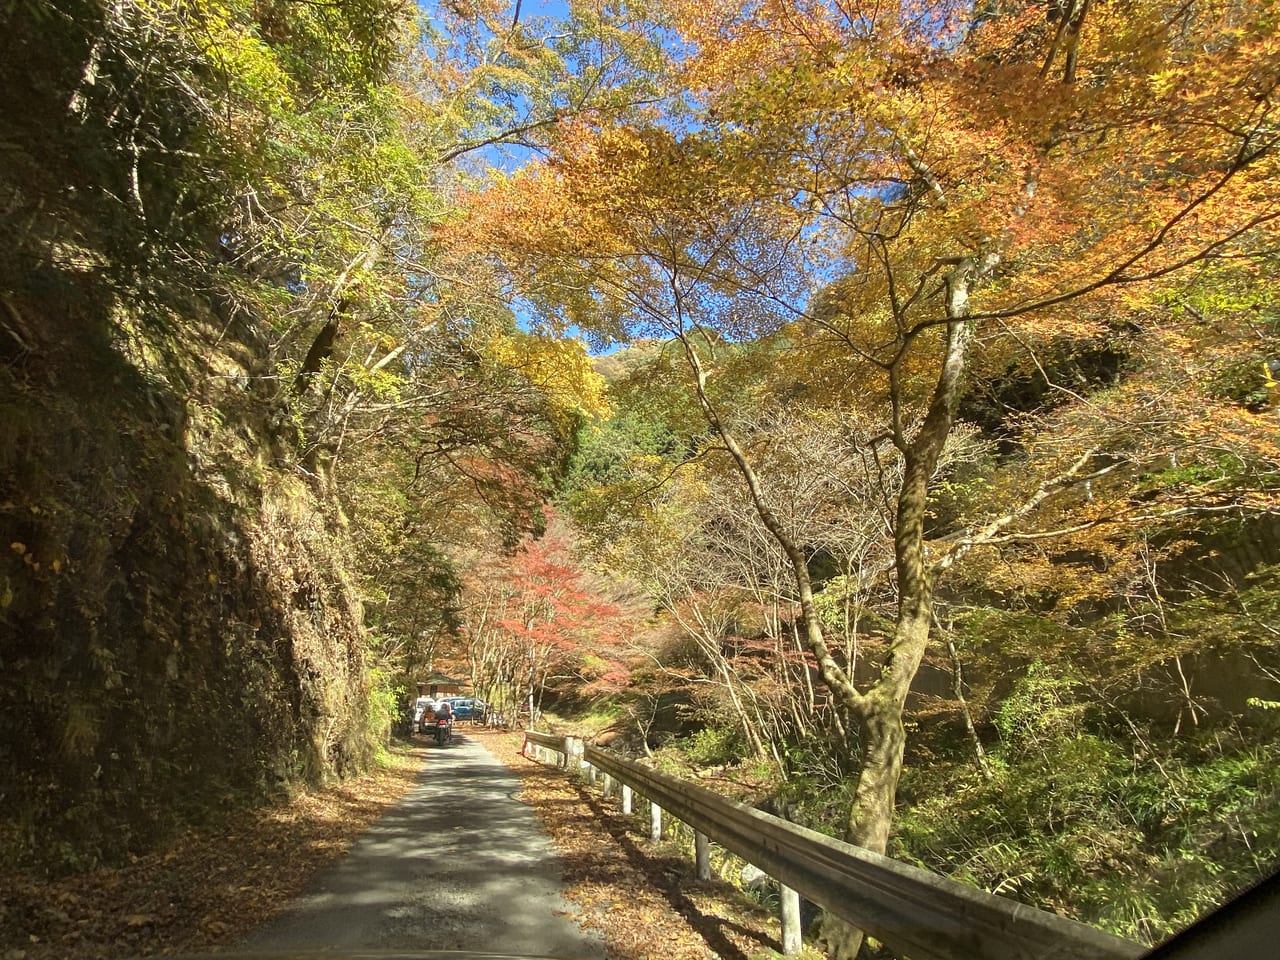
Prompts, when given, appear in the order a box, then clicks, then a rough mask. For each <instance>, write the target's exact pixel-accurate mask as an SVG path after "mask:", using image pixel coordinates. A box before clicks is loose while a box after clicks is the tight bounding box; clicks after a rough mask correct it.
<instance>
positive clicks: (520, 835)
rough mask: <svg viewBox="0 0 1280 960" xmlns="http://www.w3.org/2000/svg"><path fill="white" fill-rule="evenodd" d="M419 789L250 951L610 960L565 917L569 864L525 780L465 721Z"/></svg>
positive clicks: (435, 752) (433, 749) (433, 759)
mask: <svg viewBox="0 0 1280 960" xmlns="http://www.w3.org/2000/svg"><path fill="white" fill-rule="evenodd" d="M428 749H429V750H430V755H429V758H428V761H427V764H426V766H425V767H424V768H423V772H422V774H421V776H420V779H419V781H418V783H417V785H416V786H415V787H414V788H413V789H412V790H411V791H410V792H409V793H408V795H407V796H406V797H405V798H404V799H403V800H401V801H400V803H399V804H398V805H397V806H396V807H394V808H393V809H392V810H391V811H390V812H389V813H388V814H387V815H386V816H385V817H383V818H382V819H381V820H379V821H378V822H377V823H376V824H374V825H373V827H372V828H371V829H370V830H369V832H368V833H366V834H365V835H364V836H363V837H361V839H360V840H359V841H358V842H357V843H356V844H355V846H353V848H352V849H351V851H350V853H349V854H348V855H347V856H346V857H344V858H343V859H342V860H340V861H338V862H337V863H336V864H335V865H334V866H332V867H330V868H329V869H328V870H326V871H325V872H323V873H322V874H321V875H320V876H319V877H318V878H317V879H316V881H315V882H314V884H313V885H312V887H311V889H310V890H308V891H307V892H306V893H305V894H304V895H303V896H302V897H301V898H299V899H298V900H297V901H296V902H295V903H294V904H292V905H291V906H290V907H289V908H288V909H287V910H286V911H285V912H284V913H283V914H282V915H281V916H279V917H278V918H276V920H274V921H273V922H271V923H270V924H268V925H267V926H266V927H264V928H263V929H261V930H259V931H258V932H257V933H256V934H255V935H254V936H253V937H251V938H250V939H249V940H248V941H247V942H246V943H245V944H244V945H243V948H245V949H249V950H254V951H263V952H272V953H275V952H287V951H300V950H325V951H328V950H335V951H352V950H367V949H373V950H379V951H381V950H403V951H413V950H476V951H489V952H492V953H495V954H510V955H514V956H543V957H557V958H563V960H603V958H604V946H603V945H602V943H601V942H600V941H599V940H598V939H595V938H593V937H592V936H590V935H589V934H587V933H584V932H583V931H582V930H580V929H579V928H578V926H577V924H576V923H574V922H573V920H571V919H569V918H568V917H566V916H563V914H569V913H572V907H571V905H569V904H568V903H567V902H566V901H564V900H563V899H562V898H561V895H560V879H559V863H558V860H557V858H556V856H555V854H554V853H553V852H552V850H551V847H550V844H549V843H548V841H547V839H546V836H545V835H544V834H543V833H542V832H541V830H540V829H539V827H538V824H537V821H536V820H535V818H534V816H533V813H532V811H531V810H530V809H529V808H528V807H527V806H525V805H524V804H523V803H521V802H520V801H518V800H517V799H516V793H517V792H518V790H519V783H518V781H517V780H516V778H515V777H514V776H512V775H511V773H510V772H509V771H508V770H507V768H506V767H505V766H504V765H503V764H502V763H500V762H499V761H498V760H497V759H495V758H494V757H493V756H492V755H491V754H490V753H489V752H488V751H487V750H485V749H484V747H482V746H481V745H480V743H479V742H478V741H477V740H475V739H473V738H469V737H468V736H467V735H466V726H465V725H464V724H458V725H457V726H456V727H455V736H454V738H453V742H452V743H450V744H448V745H446V746H443V747H439V746H436V744H435V743H434V741H432V742H431V744H430V746H429V747H428Z"/></svg>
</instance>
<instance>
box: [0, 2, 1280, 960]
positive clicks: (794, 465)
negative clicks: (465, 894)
mask: <svg viewBox="0 0 1280 960" xmlns="http://www.w3.org/2000/svg"><path fill="white" fill-rule="evenodd" d="M1277 13H1280V11H1278V10H1277V9H1276V8H1275V4H1273V3H1271V2H1269V0H1268V2H1265V3H1256V2H1252V3H1244V2H1240V3H1221V2H1215V3H1207V2H1204V3H1202V2H1198V0H1193V2H1190V3H1186V2H1180V3H1164V2H1161V0H1136V2H1132V3H1127V4H1097V3H1090V2H1089V0H1053V2H1050V3H1048V4H1040V3H1030V2H1020V0H1008V2H1000V3H994V4H985V5H974V4H972V3H960V2H951V0H937V2H927V3H902V4H888V5H883V4H882V5H876V6H874V7H872V8H865V9H864V8H862V7H859V6H857V5H847V4H843V3H835V2H833V3H826V2H819V3H812V4H810V3H793V2H773V0H762V2H758V3H749V4H745V5H744V4H742V3H740V2H736V0H735V2H729V0H725V2H723V3H721V2H705V0H700V2H697V3H691V2H685V0H651V2H638V3H635V4H616V5H604V6H594V5H588V4H575V5H573V6H571V7H570V8H568V9H567V10H564V11H561V13H560V14H558V15H557V16H556V17H552V16H549V15H547V14H546V13H545V12H544V11H542V10H539V9H529V8H525V9H522V5H521V4H518V3H517V4H500V3H489V2H475V3H470V2H468V3H449V4H442V5H439V6H436V5H434V4H423V5H421V6H418V7H414V6H411V5H401V4H398V3H395V2H392V0H336V2H334V3H329V4H296V3H288V2H276V0H259V2H248V0H228V2H213V0H182V2H176V3H167V2H165V3H162V2H155V0H126V2H115V3H102V2H97V0H68V2H62V3H57V4H46V3H41V2H35V0H18V2H16V3H11V4H9V5H8V6H7V7H6V8H4V11H3V13H0V26H3V40H0V79H2V80H3V83H4V84H5V86H6V89H7V90H10V91H12V93H11V96H10V97H8V98H7V99H6V102H5V103H4V105H3V106H2V107H0V157H2V159H3V162H2V163H0V211H3V213H0V217H2V219H0V225H2V226H0V229H2V230H3V235H4V237H5V240H6V242H5V244H4V246H3V248H0V361H2V362H0V437H2V438H3V443H0V464H2V465H3V469H0V528H2V530H0V532H2V533H3V536H2V537H0V548H2V549H0V673H2V675H3V678H4V680H3V684H2V686H0V691H2V692H0V717H2V718H3V720H2V724H3V727H2V736H0V793H2V795H3V804H2V805H0V810H2V811H3V812H0V851H2V854H0V856H3V859H4V861H5V862H6V863H10V864H19V865H22V866H24V867H27V868H30V869H36V870H50V871H57V870H75V869H78V868H81V867H84V866H86V865H89V864H92V863H96V862H99V861H104V860H106V861H110V860H112V859H118V858H120V857H122V856H126V855H128V854H129V853H131V852H135V851H138V850H142V849H146V848H149V847H150V846H152V845H154V844H155V843H157V842H160V841H161V840H163V838H164V837H166V836H167V835H169V834H171V833H172V832H173V831H174V830H176V829H178V828H180V827H182V826H184V825H186V824H190V823H194V822H199V821H200V820H202V819H205V818H208V817H211V816H215V815H217V814H218V812H219V811H221V810H224V809H227V808H228V807H230V806H234V805H239V804H243V803H252V802H257V801H260V800H262V799H264V798H267V797H270V796H272V795H273V794H277V793H280V792H282V791H287V790H289V789H292V788H293V787H294V786H296V785H298V784H305V783H316V782H320V781H323V780H325V779H328V778H333V777H341V776H344V775H346V774H348V773H350V772H353V771H356V770H359V769H362V768H364V767H366V766H367V765H368V764H369V763H371V762H373V760H374V758H375V757H376V754H377V750H378V747H379V745H380V744H382V743H385V742H386V738H387V737H388V736H389V735H390V734H391V731H392V729H393V727H394V726H395V724H396V721H397V719H398V718H399V717H400V716H401V715H402V710H403V708H404V705H405V703H406V702H407V701H408V699H409V698H410V697H411V696H412V695H413V694H414V693H416V692H417V690H416V688H417V684H418V683H419V682H421V680H422V679H423V678H424V677H425V676H426V675H427V673H428V671H430V670H432V669H442V670H445V671H447V672H449V673H451V674H454V675H460V676H462V677H465V678H466V679H467V680H468V682H469V683H470V685H471V691H472V692H473V693H475V694H477V695H480V696H482V697H483V698H484V699H485V700H487V701H489V702H490V704H491V705H492V706H493V708H494V711H495V712H496V713H499V714H502V715H503V716H504V717H505V718H507V719H508V720H511V721H515V720H518V719H520V716H521V715H520V714H519V713H518V711H519V709H520V705H521V704H524V705H526V706H528V705H530V704H531V705H532V709H533V710H534V712H535V713H536V712H537V710H538V709H539V708H546V709H550V710H552V711H554V712H555V713H556V714H557V715H558V716H559V717H560V718H561V719H563V720H565V721H567V722H572V723H574V724H578V725H580V726H582V727H584V728H588V729H590V730H591V731H592V732H595V733H598V734H601V735H602V736H604V735H605V734H606V733H607V734H608V736H609V737H612V738H613V743H614V744H615V745H616V746H618V747H620V748H622V749H628V750H632V751H634V752H635V753H637V754H643V755H647V756H649V757H652V758H654V759H655V761H656V762H658V763H660V764H664V765H670V766H673V767H689V766H692V767H697V768H702V769H704V771H705V770H706V769H707V768H711V769H713V770H714V771H715V772H716V774H717V775H718V776H719V777H720V778H721V781H722V782H723V783H724V784H726V785H727V786H726V788H727V789H733V790H737V791H738V792H740V794H741V795H742V796H744V797H747V798H749V799H750V800H752V801H753V802H759V803H764V804H768V805H769V806H770V808H771V809H775V810H781V811H784V812H785V813H786V814H787V815H788V816H791V817H793V818H795V819H798V820H801V821H803V822H805V823H807V824H809V825H811V826H814V827H816V828H819V829H823V830H825V831H828V832H830V833H833V834H835V835H837V836H840V837H842V838H845V839H848V840H850V841H852V842H855V843H858V844H861V845H864V846H867V847H869V848H871V849H873V850H876V851H881V852H888V853H890V854H891V855H894V856H898V857H901V858H904V859H908V860H912V861H915V862H918V863H920V864H923V865H925V866H927V867H929V868H931V869H933V870H937V871H939V872H942V873H945V874H949V875H952V876H955V877H957V878H960V879H963V880H966V881H969V882H972V883H974V884H976V885H978V886H980V887H983V888H984V889H987V890H994V891H998V892H1001V893H1004V894H1006V895H1009V896H1013V897H1015V898H1016V899H1019V900H1022V901H1024V902H1027V903H1032V904H1035V905H1037V906H1042V907H1046V908H1050V909H1055V910H1058V911H1061V912H1063V913H1066V914H1068V915H1071V916H1074V917H1075V918H1077V919H1080V920H1084V921H1086V922H1090V923H1094V924H1097V925H1101V926H1104V927H1106V928H1108V929H1110V930H1113V931H1115V932H1118V933H1121V934H1123V935H1125V936H1130V937H1135V938H1139V939H1146V940H1148V941H1153V940H1156V939H1159V938H1160V937H1162V936H1164V935H1166V934H1168V933H1169V932H1170V931H1172V930H1173V929H1176V928H1177V927H1178V926H1180V925H1182V924H1184V923H1186V922H1188V921H1189V920H1191V919H1192V918H1193V917H1194V916H1196V915H1198V914H1199V913H1202V912H1203V911H1204V910H1206V909H1208V908H1209V907H1210V906H1212V905H1214V904H1216V903H1219V902H1221V901H1222V900H1223V899H1224V898H1225V897H1226V896H1228V895H1229V894H1230V893H1231V892H1233V891H1235V890H1237V889H1239V888H1241V887H1242V886H1243V885H1245V884H1247V883H1249V882H1250V881H1252V880H1254V879H1256V878H1258V877H1259V876H1261V875H1263V874H1265V873H1267V872H1269V871H1270V870H1272V869H1273V868H1274V867H1275V865H1276V864H1277V862H1280V777H1278V775H1277V773H1276V770H1277V769H1278V767H1277V760H1278V759H1280V757H1278V756H1277V754H1278V753H1280V739H1278V738H1280V645H1278V643H1277V641H1278V640H1280V626H1278V625H1280V385H1278V384H1277V381H1278V380H1280V309H1278V308H1277V303H1278V302H1280V299H1278V295H1280V289H1277V279H1276V276H1277V270H1278V269H1280V254H1278V253H1277V250H1278V249H1280V248H1278V247H1277V240H1278V239H1280V235H1278V234H1277V229H1278V228H1280V199H1278V198H1280V190H1278V189H1277V185H1278V183H1280V180H1278V178H1277V172H1278V171H1277V156H1278V155H1277V126H1276V118H1275V115H1274V110H1275V104H1274V100H1275V97H1276V93H1277V87H1278V85H1280V35H1278V33H1277V23H1278V22H1280V21H1278V20H1277ZM588 345H589V346H590V348H591V350H593V351H594V352H595V353H596V354H597V355H596V356H595V357H594V358H592V357H590V356H589V352H588ZM823 935H824V937H825V938H826V940H827V942H828V944H829V946H830V948H831V950H832V951H833V953H835V954H837V955H844V956H852V955H853V954H854V953H855V952H856V951H857V950H858V948H859V943H860V935H858V934H857V933H856V932H855V931H846V930H835V929H832V927H831V926H830V925H828V926H827V928H826V929H824V931H823Z"/></svg>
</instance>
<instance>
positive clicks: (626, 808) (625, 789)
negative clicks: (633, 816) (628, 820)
mask: <svg viewBox="0 0 1280 960" xmlns="http://www.w3.org/2000/svg"><path fill="white" fill-rule="evenodd" d="M622 812H623V813H624V814H627V815H630V813H631V787H629V786H628V785H627V784H625V783H624V784H623V785H622Z"/></svg>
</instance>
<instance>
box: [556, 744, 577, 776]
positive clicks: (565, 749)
mask: <svg viewBox="0 0 1280 960" xmlns="http://www.w3.org/2000/svg"><path fill="white" fill-rule="evenodd" d="M572 755H573V737H565V738H564V740H562V741H561V742H560V756H559V757H557V758H556V769H557V770H568V769H569V757H571V756H572Z"/></svg>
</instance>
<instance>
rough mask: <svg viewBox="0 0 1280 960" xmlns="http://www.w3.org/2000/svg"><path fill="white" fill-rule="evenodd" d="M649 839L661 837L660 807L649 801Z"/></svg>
mask: <svg viewBox="0 0 1280 960" xmlns="http://www.w3.org/2000/svg"><path fill="white" fill-rule="evenodd" d="M649 839H650V840H661V839H662V808H661V807H660V806H658V805H657V804H656V803H654V802H653V801H652V800H651V801H649Z"/></svg>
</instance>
